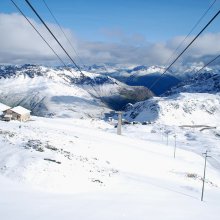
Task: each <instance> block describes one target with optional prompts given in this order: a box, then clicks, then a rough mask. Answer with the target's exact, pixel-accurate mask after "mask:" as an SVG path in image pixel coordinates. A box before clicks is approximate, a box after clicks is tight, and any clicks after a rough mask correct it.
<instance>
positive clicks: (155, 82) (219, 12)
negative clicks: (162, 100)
mask: <svg viewBox="0 0 220 220" xmlns="http://www.w3.org/2000/svg"><path fill="white" fill-rule="evenodd" d="M219 14H220V10H219V11H218V12H217V13H216V14H215V15H214V16H213V18H212V19H211V20H210V21H209V22H208V23H207V24H206V25H205V27H204V28H203V29H202V30H201V31H200V32H199V33H198V34H197V35H196V36H195V37H194V38H193V40H192V41H191V42H190V43H189V44H188V45H187V46H186V47H185V49H184V50H183V51H182V52H181V53H180V54H179V55H178V56H177V57H176V58H175V59H174V61H173V62H172V63H171V64H170V65H169V66H168V67H167V68H166V69H165V71H164V72H163V73H162V74H161V75H160V77H159V78H158V79H157V80H155V81H154V83H153V84H152V85H151V86H150V88H149V89H150V90H151V89H152V88H153V87H154V86H155V85H156V84H157V83H158V82H159V81H160V79H161V78H162V76H163V75H164V74H165V73H166V72H167V71H168V70H169V69H170V67H171V66H173V64H174V63H175V62H176V61H177V60H178V59H179V58H180V57H181V56H182V55H183V53H184V52H185V51H186V50H187V49H188V48H189V47H190V46H191V45H192V44H193V42H194V41H195V40H196V39H197V38H198V37H199V36H200V35H201V34H202V33H203V31H204V30H205V29H206V28H207V27H208V26H209V25H210V24H211V23H212V22H213V21H214V20H215V18H216V17H217V16H218V15H219Z"/></svg>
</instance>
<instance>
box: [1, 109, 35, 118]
mask: <svg viewBox="0 0 220 220" xmlns="http://www.w3.org/2000/svg"><path fill="white" fill-rule="evenodd" d="M30 113H31V111H30V110H28V109H26V108H23V107H21V106H17V107H14V108H11V109H7V110H5V111H3V114H4V119H5V120H6V121H10V120H18V121H27V120H29V119H30Z"/></svg>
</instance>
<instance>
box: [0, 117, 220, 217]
mask: <svg viewBox="0 0 220 220" xmlns="http://www.w3.org/2000/svg"><path fill="white" fill-rule="evenodd" d="M128 126H129V127H127V128H126V127H125V128H124V127H123V134H124V135H123V136H117V135H116V134H115V133H116V129H115V128H114V125H111V124H108V123H106V122H103V121H99V120H94V119H93V120H92V119H90V120H88V119H87V120H80V119H71V120H70V119H55V118H54V119H48V118H38V117H33V120H32V121H29V122H26V123H20V122H17V121H13V122H9V123H7V122H2V121H0V129H1V130H0V173H1V175H0V204H1V206H0V213H1V217H3V219H4V220H12V219H13V220H14V219H16V220H20V219H22V220H26V219H28V220H29V219H33V220H35V219H36V220H37V219H45V220H46V219H47V220H50V219H53V220H56V219H61V218H63V219H82V220H84V219H85V220H90V219H91V220H99V219H100V220H101V219H106V220H112V219H115V220H117V219H118V220H119V219H120V220H121V219H126V220H133V219H140V220H142V219H143V220H144V219H148V218H149V219H154V220H163V219H165V218H166V219H175V220H176V219H178V220H181V219H184V220H191V219H201V220H204V219H206V218H210V219H212V220H217V219H218V218H219V199H220V189H219V186H220V173H219V170H216V169H215V168H214V167H212V166H211V165H210V164H208V166H207V180H206V185H205V202H204V203H202V202H200V195H201V184H202V181H201V177H202V175H203V166H204V159H203V158H202V157H201V155H197V154H195V153H193V152H189V151H185V150H181V149H179V148H178V151H177V157H176V159H173V156H172V155H173V146H167V145H166V143H165V142H164V141H163V140H162V139H161V136H160V135H161V134H160V133H157V132H156V133H155V132H151V131H150V130H149V129H150V128H151V129H152V128H153V127H152V126H154V125H149V127H148V126H142V127H141V129H142V133H141V132H140V128H138V129H137V127H136V126H133V125H128ZM131 130H132V132H131ZM179 132H180V131H179ZM144 135H146V139H144ZM188 142H189V144H191V143H192V142H193V140H188ZM11 180H12V181H11Z"/></svg>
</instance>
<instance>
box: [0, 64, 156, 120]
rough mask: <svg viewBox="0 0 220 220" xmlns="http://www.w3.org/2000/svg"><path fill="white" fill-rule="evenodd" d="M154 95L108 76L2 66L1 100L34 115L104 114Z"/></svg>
mask: <svg viewBox="0 0 220 220" xmlns="http://www.w3.org/2000/svg"><path fill="white" fill-rule="evenodd" d="M150 96H152V94H151V93H150V92H149V90H148V89H146V88H144V87H129V86H127V85H125V84H123V83H121V82H119V81H117V80H115V79H112V78H110V77H108V76H102V75H98V74H94V73H89V72H84V73H83V75H81V74H79V73H78V72H76V71H75V70H74V69H71V72H70V71H68V70H65V69H63V68H48V67H43V66H34V65H24V66H1V68H0V101H1V102H3V103H4V104H7V105H10V106H15V105H22V106H23V107H26V108H28V109H30V110H31V111H32V113H33V114H34V115H40V116H53V115H55V116H59V117H104V113H106V112H109V111H110V108H114V109H116V110H117V109H120V108H122V107H123V106H124V105H126V104H127V103H128V102H132V103H134V102H136V101H138V100H139V101H140V100H145V99H147V98H148V97H150Z"/></svg>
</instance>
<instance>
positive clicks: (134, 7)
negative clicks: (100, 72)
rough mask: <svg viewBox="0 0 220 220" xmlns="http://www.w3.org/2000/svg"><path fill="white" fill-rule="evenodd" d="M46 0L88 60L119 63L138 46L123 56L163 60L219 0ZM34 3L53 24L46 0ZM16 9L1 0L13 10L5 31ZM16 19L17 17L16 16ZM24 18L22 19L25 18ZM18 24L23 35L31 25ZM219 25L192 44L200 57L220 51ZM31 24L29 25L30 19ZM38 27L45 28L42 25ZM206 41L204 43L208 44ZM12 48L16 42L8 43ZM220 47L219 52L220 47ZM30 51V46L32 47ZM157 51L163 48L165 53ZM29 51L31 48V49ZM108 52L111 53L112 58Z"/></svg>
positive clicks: (4, 10) (5, 9) (3, 10)
mask: <svg viewBox="0 0 220 220" xmlns="http://www.w3.org/2000/svg"><path fill="white" fill-rule="evenodd" d="M14 1H15V2H16V3H17V4H18V5H19V6H20V7H21V9H22V10H23V11H24V12H25V13H26V15H27V16H28V17H29V18H32V19H33V20H34V21H35V22H36V24H39V25H40V22H39V21H38V19H37V18H36V17H35V16H34V14H33V13H32V11H31V10H30V8H29V7H28V6H27V4H26V3H25V2H24V0H14ZM45 1H46V2H47V4H48V5H49V7H50V8H51V10H52V12H53V13H54V15H55V16H56V18H57V19H58V21H59V22H60V24H61V25H62V27H64V28H65V29H68V30H69V31H71V32H72V36H70V38H72V40H73V42H74V45H76V48H77V50H78V51H79V54H82V55H81V56H83V57H84V59H87V60H88V62H98V59H101V58H103V57H106V59H104V58H103V59H101V60H100V62H107V61H109V62H114V61H113V60H114V59H115V60H120V58H121V57H120V56H125V55H127V54H128V53H131V51H135V52H136V53H137V56H134V55H133V57H130V59H127V60H126V59H123V60H121V61H122V62H131V61H133V60H135V62H136V63H137V62H138V59H139V60H140V63H149V64H156V63H158V64H162V63H163V62H164V60H166V58H167V56H169V55H170V54H171V53H172V51H173V50H174V49H175V47H176V46H177V45H178V43H179V42H180V41H181V39H182V38H184V36H185V35H186V34H188V32H189V30H190V29H191V28H192V26H193V25H194V24H195V23H196V22H197V21H198V19H199V18H200V16H201V15H202V14H203V13H204V12H205V10H206V9H207V8H208V7H209V6H210V5H211V3H212V2H213V1H214V0H108V1H107V0H45ZM30 2H31V3H32V4H33V6H34V7H35V8H36V9H37V11H38V12H39V14H40V15H41V16H42V17H43V18H44V20H45V21H47V22H50V23H54V20H53V19H52V17H51V15H50V14H49V12H48V10H47V8H46V7H45V5H44V3H43V1H42V0H30ZM219 9H220V0H217V1H216V3H215V4H214V6H213V8H212V9H211V10H210V11H209V13H208V14H207V16H206V17H205V18H204V19H203V20H202V22H201V23H200V25H199V26H198V27H197V29H196V30H195V31H194V32H193V34H194V35H195V34H197V33H198V32H199V31H200V30H201V28H202V27H203V26H204V25H205V24H206V23H207V22H208V21H209V20H210V19H211V17H212V16H213V15H214V14H215V13H216V12H217V11H218V10H219ZM13 13H18V12H17V10H16V8H15V7H14V6H13V4H12V3H11V1H10V0H3V1H0V14H2V15H5V14H7V15H9V17H8V18H5V17H4V19H5V21H3V19H2V21H0V22H1V25H2V27H1V25H0V29H1V28H2V29H3V30H4V31H5V30H6V29H7V28H6V27H5V26H6V25H7V19H9V18H10V15H12V14H13ZM11 17H13V16H11ZM14 19H17V18H15V17H14ZM9 20H10V19H9ZM4 22H5V25H4ZM20 22H22V18H21V21H20ZM13 24H14V22H13V21H11V23H10V25H11V26H10V27H9V28H8V31H11V32H12V30H13V29H16V34H19V31H23V32H24V30H26V26H23V27H22V30H19V28H17V27H13ZM219 24H220V16H219V17H218V18H217V19H216V20H215V21H214V22H213V24H211V26H210V27H209V28H208V29H207V30H206V31H205V33H204V35H205V34H207V35H208V38H207V37H205V36H204V39H203V41H202V42H198V43H197V45H199V46H200V48H203V50H202V51H201V49H200V48H194V49H193V48H192V51H193V53H194V54H193V56H194V57H196V56H197V57H198V54H199V53H201V52H202V55H201V56H211V55H213V54H216V53H218V50H217V49H216V48H215V42H218V40H220V39H218V37H219V36H218V34H219V33H220V31H219V27H220V26H219ZM14 25H15V24H14ZM26 25H27V26H28V24H26ZM17 26H19V25H17ZM39 28H40V29H41V28H42V27H39ZM27 29H28V28H27ZM0 31H1V30H0ZM8 34H10V33H8ZM211 34H213V35H211ZM27 35H28V34H27ZM30 35H31V34H30ZM216 36H217V37H216ZM2 38H3V37H2ZM30 39H31V38H30ZM207 39H210V40H213V39H214V40H215V41H214V40H213V45H209V44H207ZM0 40H1V37H0ZM3 41H4V40H3ZM3 41H2V42H3ZM204 43H205V45H203V44H204ZM8 44H9V43H8ZM18 44H19V48H21V47H22V46H21V45H22V42H19V41H18ZM30 44H31V42H30ZM129 45H133V47H132V46H130V47H129ZM0 46H1V41H0ZM4 46H5V45H4ZM24 46H25V45H24ZM138 46H139V47H140V46H142V48H137V47H138ZM195 46H196V44H195ZM9 47H11V46H10V45H9ZM83 47H84V48H83ZM85 47H86V48H85ZM88 48H89V49H88ZM97 48H99V50H100V51H98V49H97ZM210 48H212V50H211V49H210ZM26 49H27V48H26ZM207 49H209V50H207ZM218 49H219V52H220V48H218ZM16 50H18V48H16ZM27 50H28V51H29V50H30V48H28V49H27ZM44 50H45V48H44ZM89 50H90V51H89ZM35 51H36V49H35ZM97 51H98V52H97ZM146 51H148V52H146ZM149 51H151V53H150V52H149ZM158 51H160V54H159V53H158ZM206 51H207V53H206ZM145 52H146V53H145ZM16 53H18V51H16ZM25 53H28V52H27V51H26V52H25ZM0 54H1V51H0ZM97 54H98V55H97ZM91 56H96V59H95V60H89V59H90V57H91ZM113 56H114V59H113ZM143 56H146V57H147V56H148V59H147V58H146V59H143V60H141V58H142V57H143ZM107 57H109V60H108V59H107ZM149 57H150V58H149ZM0 62H1V60H0Z"/></svg>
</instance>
